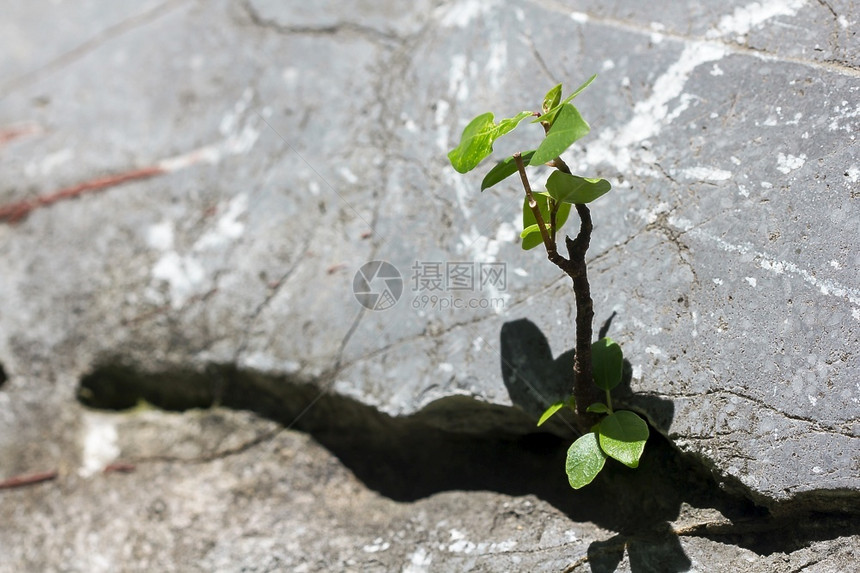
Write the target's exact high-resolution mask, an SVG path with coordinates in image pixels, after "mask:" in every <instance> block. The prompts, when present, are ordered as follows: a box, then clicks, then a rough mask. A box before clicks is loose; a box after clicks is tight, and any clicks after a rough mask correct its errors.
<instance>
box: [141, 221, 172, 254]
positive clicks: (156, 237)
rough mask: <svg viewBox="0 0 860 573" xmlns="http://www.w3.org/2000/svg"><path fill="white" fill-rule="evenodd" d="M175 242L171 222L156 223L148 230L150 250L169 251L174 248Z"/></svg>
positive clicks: (147, 239) (147, 240)
mask: <svg viewBox="0 0 860 573" xmlns="http://www.w3.org/2000/svg"><path fill="white" fill-rule="evenodd" d="M173 240H174V239H173V223H171V222H170V221H163V222H161V223H156V224H155V225H151V226H150V227H149V228H148V229H147V230H146V244H147V245H149V246H150V248H153V249H157V250H159V251H168V250H170V249H172V248H173Z"/></svg>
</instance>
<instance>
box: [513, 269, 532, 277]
mask: <svg viewBox="0 0 860 573" xmlns="http://www.w3.org/2000/svg"><path fill="white" fill-rule="evenodd" d="M514 274H515V275H517V276H518V277H527V276H529V273H528V271H526V270H525V269H522V268H520V267H517V268H515V269H514Z"/></svg>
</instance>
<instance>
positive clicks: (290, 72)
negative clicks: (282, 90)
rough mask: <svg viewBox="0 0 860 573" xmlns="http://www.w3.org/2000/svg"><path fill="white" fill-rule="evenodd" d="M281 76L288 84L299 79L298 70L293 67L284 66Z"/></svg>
mask: <svg viewBox="0 0 860 573" xmlns="http://www.w3.org/2000/svg"><path fill="white" fill-rule="evenodd" d="M281 78H283V80H284V82H286V83H288V84H294V83H296V82H297V81H298V80H299V70H297V69H296V68H293V67H289V68H284V71H282V72H281Z"/></svg>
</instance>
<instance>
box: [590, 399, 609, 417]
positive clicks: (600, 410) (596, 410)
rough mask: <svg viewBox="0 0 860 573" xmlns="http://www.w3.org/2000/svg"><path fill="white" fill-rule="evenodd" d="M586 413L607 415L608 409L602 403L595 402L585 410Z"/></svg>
mask: <svg viewBox="0 0 860 573" xmlns="http://www.w3.org/2000/svg"><path fill="white" fill-rule="evenodd" d="M585 411H586V412H590V413H592V414H608V413H609V407H608V406H607V405H606V404H604V403H603V402H595V403H594V404H592V405H591V406H589V407H588V408H586V409H585Z"/></svg>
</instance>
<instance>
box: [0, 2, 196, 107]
mask: <svg viewBox="0 0 860 573" xmlns="http://www.w3.org/2000/svg"><path fill="white" fill-rule="evenodd" d="M188 2H189V0H167V1H166V2H162V3H161V4H158V5H157V6H154V7H153V8H151V9H149V10H147V11H145V12H142V13H140V14H135V15H134V16H130V17H128V18H126V19H125V20H122V21H121V22H118V23H116V24H113V25H112V26H108V27H107V28H105V29H104V30H102V31H100V32H98V33H97V34H96V35H95V36H93V37H92V38H90V39H89V40H86V41H85V42H83V43H82V44H79V45H78V46H76V47H75V48H72V49H71V50H69V51H68V52H65V53H63V54H61V55H60V56H58V57H56V58H54V59H53V60H51V61H50V62H48V63H46V64H44V65H42V66H40V67H38V68H36V69H34V70H30V71H29V72H25V73H23V74H21V75H19V76H17V77H15V78H12V79H11V80H8V81H6V82H5V83H3V84H0V100H2V99H4V98H6V97H7V96H8V95H9V94H10V93H12V92H13V91H15V90H18V89H21V88H23V87H25V86H27V85H30V84H33V83H35V82H37V81H39V80H41V79H43V78H45V77H47V76H49V75H50V74H52V73H54V72H57V71H59V70H61V69H63V68H65V67H66V66H68V65H70V64H72V63H74V62H76V61H78V60H80V59H81V58H83V57H84V56H86V55H87V54H89V53H91V52H94V51H96V50H98V49H99V48H101V47H102V45H104V44H106V43H107V42H109V41H111V40H114V39H116V38H119V37H121V36H123V35H124V34H126V33H128V32H131V31H132V30H135V29H137V28H141V27H143V26H146V25H147V24H150V23H152V22H154V21H156V20H158V19H159V18H161V17H162V16H165V15H166V14H169V13H170V12H172V11H173V10H175V9H176V8H178V7H179V6H181V5H183V4H186V3H188Z"/></svg>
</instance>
